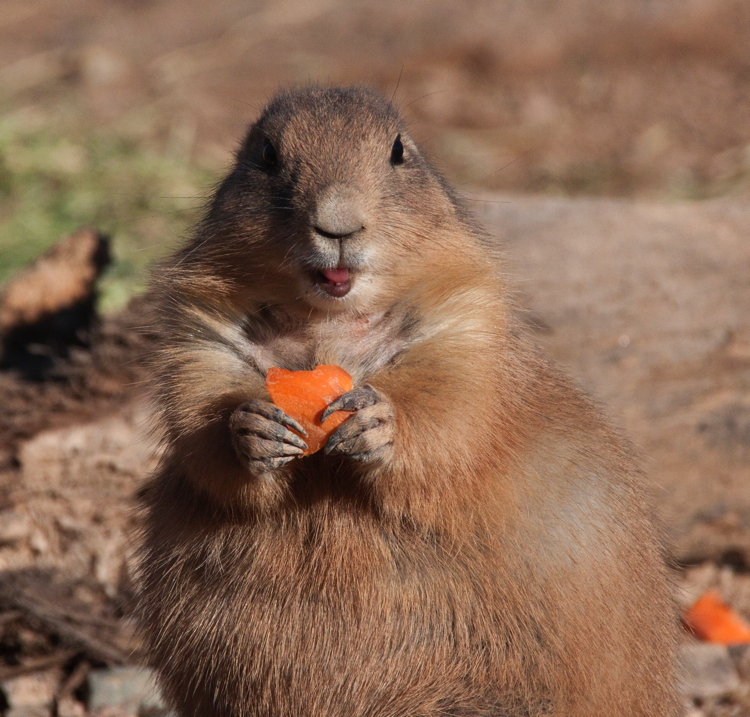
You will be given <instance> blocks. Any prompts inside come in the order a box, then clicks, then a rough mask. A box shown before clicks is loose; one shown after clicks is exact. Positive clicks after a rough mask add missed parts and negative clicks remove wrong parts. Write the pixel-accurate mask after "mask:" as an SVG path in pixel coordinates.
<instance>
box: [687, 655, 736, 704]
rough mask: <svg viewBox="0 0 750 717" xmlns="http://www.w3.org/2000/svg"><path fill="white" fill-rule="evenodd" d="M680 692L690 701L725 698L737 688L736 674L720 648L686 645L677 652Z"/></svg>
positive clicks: (731, 663)
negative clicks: (679, 665)
mask: <svg viewBox="0 0 750 717" xmlns="http://www.w3.org/2000/svg"><path fill="white" fill-rule="evenodd" d="M680 663H681V667H682V681H681V691H682V693H683V694H684V695H685V696H686V697H689V698H690V699H707V698H710V697H720V696H723V695H728V694H730V693H732V692H734V691H735V690H737V689H738V688H739V686H740V679H739V675H738V674H737V670H736V669H735V667H734V663H733V662H732V659H731V658H730V656H729V650H728V649H727V648H726V647H724V646H723V645H712V644H708V643H690V644H687V645H684V646H683V647H682V649H681V651H680Z"/></svg>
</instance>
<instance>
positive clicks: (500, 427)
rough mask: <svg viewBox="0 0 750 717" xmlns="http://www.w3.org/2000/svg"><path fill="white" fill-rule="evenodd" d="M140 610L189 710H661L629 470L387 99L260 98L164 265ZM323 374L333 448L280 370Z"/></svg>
mask: <svg viewBox="0 0 750 717" xmlns="http://www.w3.org/2000/svg"><path fill="white" fill-rule="evenodd" d="M155 288H156V291H157V292H158V293H159V294H160V295H161V300H160V301H161V312H160V325H161V328H162V330H163V332H164V339H163V342H162V345H161V347H160V348H159V350H158V351H157V354H156V356H155V359H154V372H155V376H156V381H155V385H156V390H155V396H156V403H157V409H158V412H159V416H160V420H161V425H162V427H163V429H164V435H165V441H166V452H165V457H164V460H163V461H162V465H161V467H160V469H159V471H158V472H157V475H156V476H155V477H154V479H153V481H152V483H151V485H150V487H149V490H148V491H147V499H146V510H147V530H146V535H145V539H144V545H143V549H142V578H143V590H142V594H143V606H144V609H143V620H144V624H145V626H146V628H147V635H146V636H147V639H148V640H149V645H150V654H151V659H152V662H153V664H154V665H155V667H156V668H157V669H158V671H159V673H160V675H161V680H162V683H163V685H164V687H165V690H166V693H167V695H168V696H169V698H170V699H171V701H172V702H173V703H174V705H175V706H176V707H177V708H178V709H179V711H180V713H181V715H183V717H187V716H188V715H196V716H200V717H206V716H208V715H212V716H217V717H223V716H225V715H226V716H227V717H229V716H230V715H231V716H232V717H245V716H247V717H251V716H253V717H254V716H256V715H257V716H260V715H263V716H264V717H275V716H277V715H278V716H279V717H280V716H281V715H284V716H287V715H311V716H312V715H316V716H317V715H330V716H334V715H341V716H342V717H343V716H344V715H346V716H347V717H351V716H360V715H361V716H363V717H364V716H365V715H367V716H368V717H370V716H372V717H396V716H399V717H400V716H404V717H406V716H407V715H424V716H425V717H427V716H433V715H434V716H435V717H437V715H456V716H457V715H462V716H466V717H468V716H477V717H478V716H480V715H481V716H483V717H489V716H490V715H504V716H507V715H518V716H521V715H526V716H527V717H532V716H534V717H536V716H537V715H546V714H555V715H560V716H563V715H565V716H570V717H573V716H575V717H602V715H607V716H608V717H610V716H611V717H617V716H619V715H622V716H623V717H624V716H625V715H628V717H636V716H639V715H640V716H642V717H645V716H646V715H650V716H653V715H659V716H660V717H673V716H674V715H675V714H676V708H675V702H674V699H673V692H672V650H673V646H672V640H673V634H674V620H673V615H672V612H671V603H670V600H669V596H668V590H667V585H666V578H665V568H664V565H663V561H662V558H661V554H660V548H659V544H658V541H657V539H656V537H655V531H654V529H653V526H652V525H651V522H650V518H649V516H648V514H647V512H646V510H645V509H644V507H643V505H644V501H643V497H642V487H641V478H640V475H639V472H638V470H637V468H636V466H635V465H634V463H633V460H632V458H631V457H630V455H629V451H628V449H627V447H626V446H625V444H624V443H623V442H622V441H621V440H620V439H619V438H618V437H617V436H616V435H615V434H614V433H613V432H612V431H611V430H610V429H609V427H608V426H607V425H606V422H605V421H604V419H603V418H602V416H601V415H600V413H599V412H598V411H597V410H596V409H595V407H594V406H593V405H592V403H591V402H590V401H589V400H588V399H587V398H586V397H585V396H583V395H582V394H581V393H580V392H579V391H578V390H577V389H576V388H574V387H573V386H572V385H571V384H570V382H569V381H567V380H566V379H565V378H563V377H561V376H560V374H559V373H558V372H557V371H556V370H555V369H554V368H553V367H551V366H550V365H549V363H548V362H547V361H546V360H545V359H544V358H543V357H542V356H541V355H540V354H539V353H538V351H537V350H536V349H535V348H533V347H532V346H531V345H530V344H529V342H528V340H527V339H526V338H525V337H524V336H523V335H522V332H520V330H519V329H518V327H517V326H515V325H514V323H513V320H512V317H511V310H510V302H509V300H508V298H507V295H506V289H505V286H504V281H502V280H499V279H498V271H497V267H496V265H495V263H494V260H493V259H492V258H491V257H490V256H489V255H488V252H487V250H486V242H484V241H483V239H482V237H481V235H480V233H479V232H478V230H476V229H475V228H474V226H473V224H472V222H471V220H470V219H469V218H468V217H467V215H466V212H465V210H464V209H463V208H462V207H461V205H460V203H459V202H458V201H457V200H456V199H455V198H454V196H453V194H452V192H451V191H450V190H449V189H448V188H447V187H446V185H445V182H444V180H442V179H441V178H440V176H439V175H438V174H437V173H436V172H435V171H434V170H433V169H432V168H431V166H430V165H429V163H428V162H427V161H426V160H425V159H424V157H423V155H422V153H421V151H420V149H419V148H418V146H417V145H416V144H415V143H414V142H413V140H411V138H410V136H409V133H408V130H407V128H406V126H405V125H404V123H403V121H402V120H401V119H400V117H399V116H398V113H397V112H396V111H395V109H394V108H393V107H392V106H391V105H390V104H389V103H387V102H385V101H384V100H383V99H382V98H380V97H379V96H377V95H376V94H374V93H373V92H371V91H369V90H364V89H361V88H332V89H326V88H319V87H313V88H306V89H302V90H295V91H290V92H286V93H281V94H279V95H278V96H277V97H275V98H274V99H273V100H272V101H271V102H270V103H269V105H268V106H267V107H266V109H265V110H264V111H263V113H262V114H261V116H260V118H259V119H258V121H257V122H256V123H255V124H254V125H253V126H252V127H251V128H250V131H249V132H248V135H247V137H246V139H245V140H244V142H243V144H242V146H241V148H240V150H239V152H238V154H237V162H236V165H235V167H234V168H233V169H232V171H231V172H230V174H229V175H228V177H227V178H226V179H225V180H224V182H223V183H222V185H221V186H220V188H219V189H218V190H217V193H216V195H215V197H214V198H213V200H212V202H211V205H210V207H209V210H208V212H207V216H206V219H205V220H204V222H203V223H202V224H201V225H200V226H199V227H198V229H197V231H196V234H195V237H194V238H193V240H192V241H191V242H190V243H189V244H188V245H187V247H186V248H185V249H184V250H182V251H181V252H180V253H179V254H178V255H177V256H176V257H175V259H174V260H173V261H172V262H171V263H170V264H168V265H167V266H166V267H165V268H164V270H163V271H162V272H161V273H160V274H159V275H158V276H157V279H156V286H155ZM323 363H325V364H335V365H338V366H341V367H342V368H344V369H346V370H347V371H348V372H349V373H350V374H351V375H352V376H353V378H354V384H355V385H354V388H353V390H352V391H350V392H348V393H347V394H345V395H344V396H343V397H342V398H341V399H339V400H338V401H337V402H335V405H334V406H332V409H333V408H342V409H345V410H350V411H352V416H351V417H350V418H349V419H348V420H347V421H346V422H345V423H344V424H343V425H342V426H341V427H340V428H339V429H338V430H337V432H336V433H334V435H333V436H332V437H331V438H330V439H329V441H328V444H327V446H326V448H325V450H324V451H321V452H319V453H316V454H314V455H312V456H309V457H299V456H300V455H301V453H302V451H303V449H304V446H305V443H304V435H302V434H301V432H300V431H299V430H297V429H298V426H295V423H294V421H293V420H292V419H291V418H290V417H288V416H286V415H285V414H284V413H283V412H281V411H280V410H279V409H278V408H276V407H274V406H273V405H272V404H270V403H269V400H268V399H269V397H268V394H267V392H266V390H265V385H264V380H265V372H266V371H267V370H268V368H269V367H271V366H279V367H282V368H287V369H292V370H309V369H312V368H313V367H314V366H315V365H316V364H323Z"/></svg>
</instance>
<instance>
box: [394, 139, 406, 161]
mask: <svg viewBox="0 0 750 717" xmlns="http://www.w3.org/2000/svg"><path fill="white" fill-rule="evenodd" d="M403 163H404V144H403V142H402V141H401V135H398V136H397V137H396V141H395V142H394V143H393V147H392V148H391V164H403Z"/></svg>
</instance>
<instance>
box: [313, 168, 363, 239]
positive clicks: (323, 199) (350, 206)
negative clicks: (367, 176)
mask: <svg viewBox="0 0 750 717" xmlns="http://www.w3.org/2000/svg"><path fill="white" fill-rule="evenodd" d="M364 228H365V207H364V197H363V196H362V192H361V191H360V190H359V189H357V188H356V187H354V186H351V185H349V184H343V183H340V182H339V183H336V184H331V185H329V186H328V187H326V188H325V189H324V190H323V191H322V192H321V193H320V196H319V197H318V201H317V205H316V207H315V212H314V216H313V229H314V230H315V231H316V232H317V233H318V234H321V235H322V236H324V237H328V238H329V239H346V238H348V237H351V236H352V234H355V233H356V232H358V231H360V230H362V229H364Z"/></svg>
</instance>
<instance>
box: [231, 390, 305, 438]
mask: <svg viewBox="0 0 750 717" xmlns="http://www.w3.org/2000/svg"><path fill="white" fill-rule="evenodd" d="M239 410H240V411H241V412H242V413H257V414H258V415H259V416H263V418H267V419H268V420H269V421H275V422H276V423H280V424H281V425H282V426H287V427H288V428H292V429H294V430H295V431H297V433H301V434H302V435H303V436H306V435H307V431H306V430H305V429H304V428H303V427H302V426H301V425H300V424H299V423H298V422H297V421H295V420H294V419H293V418H292V417H291V416H287V414H286V413H284V411H282V410H281V409H280V408H279V407H278V406H274V405H273V404H272V403H266V402H265V401H259V400H258V399H255V398H254V399H253V400H252V401H248V402H247V403H245V404H243V405H242V406H240V408H239Z"/></svg>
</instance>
